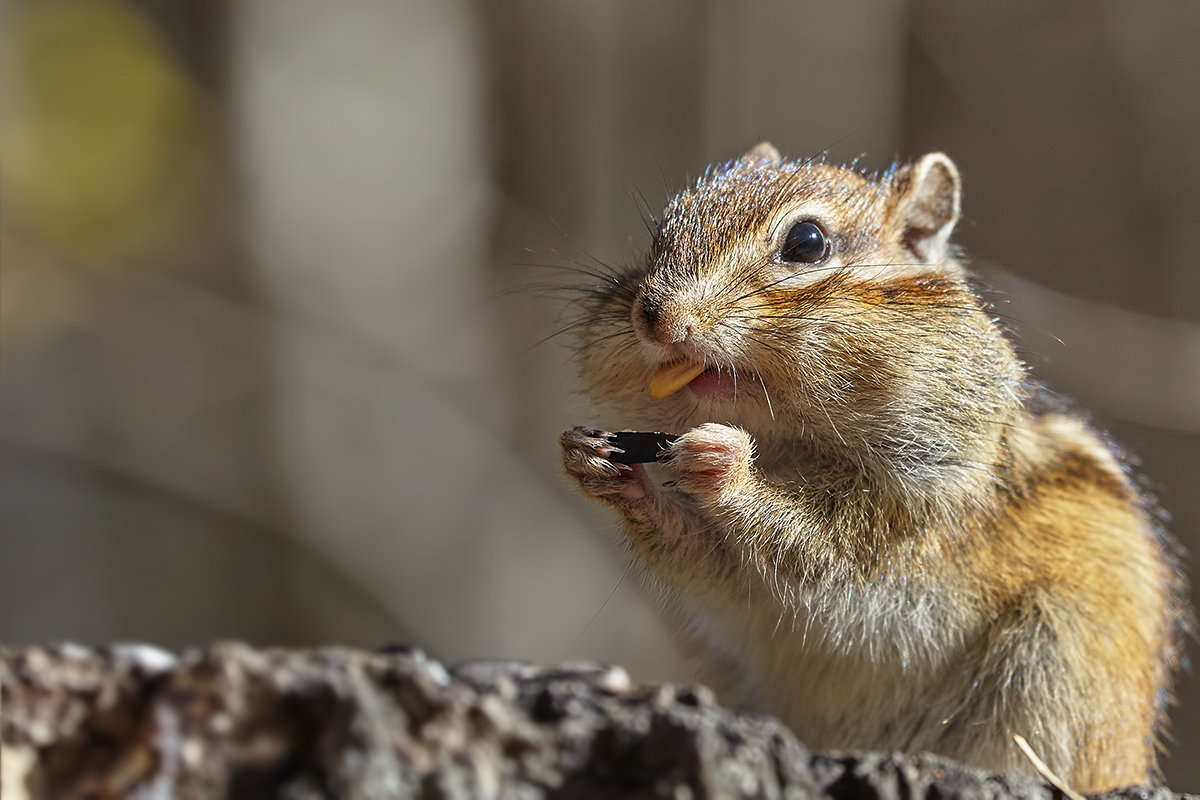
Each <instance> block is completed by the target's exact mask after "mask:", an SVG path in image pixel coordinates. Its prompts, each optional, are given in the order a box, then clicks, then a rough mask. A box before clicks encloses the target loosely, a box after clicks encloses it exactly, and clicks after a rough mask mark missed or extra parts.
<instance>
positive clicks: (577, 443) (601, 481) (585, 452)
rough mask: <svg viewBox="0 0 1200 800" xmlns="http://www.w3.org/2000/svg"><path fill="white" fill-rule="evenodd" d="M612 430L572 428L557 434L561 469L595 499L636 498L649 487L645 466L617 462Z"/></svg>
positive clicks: (647, 490) (641, 497)
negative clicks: (613, 456)
mask: <svg viewBox="0 0 1200 800" xmlns="http://www.w3.org/2000/svg"><path fill="white" fill-rule="evenodd" d="M612 439H613V434H612V433H609V432H608V431H598V430H592V429H589V428H572V429H571V430H569V431H566V432H565V433H563V435H562V436H560V437H559V440H558V441H559V444H560V445H561V447H562V460H563V469H564V470H566V473H567V474H568V475H570V476H571V477H572V478H573V479H574V480H575V482H576V483H578V484H579V488H580V489H581V490H582V491H583V493H584V494H585V495H587V496H588V497H591V498H593V499H596V500H604V501H607V502H612V501H614V500H618V499H619V500H626V501H635V500H641V499H643V498H645V497H646V495H647V494H648V493H649V491H650V483H649V479H648V478H647V476H646V470H645V469H644V468H643V467H642V465H641V464H633V465H629V464H619V463H617V462H616V461H613V460H612V459H611V456H612V455H613V453H614V445H613V442H612Z"/></svg>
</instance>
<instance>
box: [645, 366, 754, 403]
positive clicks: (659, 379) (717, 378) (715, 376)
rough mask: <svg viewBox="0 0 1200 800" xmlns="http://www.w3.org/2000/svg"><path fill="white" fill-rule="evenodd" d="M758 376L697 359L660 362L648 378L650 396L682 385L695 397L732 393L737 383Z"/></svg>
mask: <svg viewBox="0 0 1200 800" xmlns="http://www.w3.org/2000/svg"><path fill="white" fill-rule="evenodd" d="M757 381H758V376H756V375H754V374H752V373H749V372H744V373H739V372H738V371H737V370H735V369H732V368H731V369H720V368H719V367H714V366H708V365H706V364H701V363H699V362H696V361H689V360H686V359H685V360H683V361H672V362H670V363H667V364H663V365H662V366H660V367H659V368H658V371H656V372H655V373H654V375H652V376H651V377H650V385H649V389H650V396H651V397H653V398H654V399H655V400H662V399H664V398H666V397H670V396H671V395H673V394H675V393H676V392H678V391H679V390H681V389H683V388H684V387H685V386H686V387H688V388H689V389H691V390H692V392H693V393H694V394H695V395H696V396H698V397H717V396H723V395H734V394H736V393H737V388H738V384H739V383H741V384H742V385H746V384H749V383H751V382H757Z"/></svg>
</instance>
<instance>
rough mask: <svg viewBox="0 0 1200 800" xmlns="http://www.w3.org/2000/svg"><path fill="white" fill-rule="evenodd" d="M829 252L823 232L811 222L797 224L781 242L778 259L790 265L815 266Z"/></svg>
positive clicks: (805, 221) (827, 242)
mask: <svg viewBox="0 0 1200 800" xmlns="http://www.w3.org/2000/svg"><path fill="white" fill-rule="evenodd" d="M828 252H829V241H828V240H827V239H826V238H825V231H823V230H821V226H820V225H818V224H817V223H815V222H813V221H812V220H807V219H806V220H804V221H802V222H797V223H796V224H795V225H793V226H792V228H791V230H789V231H788V233H787V238H786V239H784V240H783V247H781V248H780V249H779V258H780V260H781V261H786V262H788V263H790V264H815V263H817V262H818V261H820V260H821V259H822V258H824V257H825V255H826V254H827V253H828Z"/></svg>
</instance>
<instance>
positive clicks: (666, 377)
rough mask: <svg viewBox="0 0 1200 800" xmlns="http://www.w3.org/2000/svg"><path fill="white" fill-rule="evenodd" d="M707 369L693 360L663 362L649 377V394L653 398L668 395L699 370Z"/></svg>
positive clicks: (683, 384) (692, 378)
mask: <svg viewBox="0 0 1200 800" xmlns="http://www.w3.org/2000/svg"><path fill="white" fill-rule="evenodd" d="M706 369H708V367H707V366H705V365H704V364H697V363H696V362H695V361H673V362H671V363H670V364H663V365H662V366H661V367H659V368H658V372H655V373H654V375H653V376H652V377H651V378H650V396H651V397H653V398H654V399H655V400H661V399H663V398H664V397H670V396H671V395H673V394H675V393H676V392H678V391H679V390H680V389H682V388H683V387H685V386H687V385H688V384H689V383H691V382H692V381H693V380H695V379H696V376H698V375H699V374H700V373H701V372H704V370H706Z"/></svg>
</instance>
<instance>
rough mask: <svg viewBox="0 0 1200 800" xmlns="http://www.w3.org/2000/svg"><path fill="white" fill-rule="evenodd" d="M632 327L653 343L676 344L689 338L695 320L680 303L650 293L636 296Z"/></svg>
mask: <svg viewBox="0 0 1200 800" xmlns="http://www.w3.org/2000/svg"><path fill="white" fill-rule="evenodd" d="M633 327H634V329H635V330H637V331H638V333H640V334H641V335H642V336H644V337H645V338H646V339H648V340H650V341H651V342H654V343H655V344H663V345H669V344H678V343H680V342H684V341H687V340H688V339H690V338H691V336H692V333H693V331H694V327H695V322H694V320H693V319H692V316H691V315H690V314H688V313H687V312H686V311H684V310H683V309H682V308H681V307H680V304H679V303H677V302H671V301H670V300H664V299H663V298H662V297H659V296H657V295H654V294H650V293H643V294H641V295H639V296H638V298H637V300H636V302H635V303H634V307H633Z"/></svg>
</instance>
